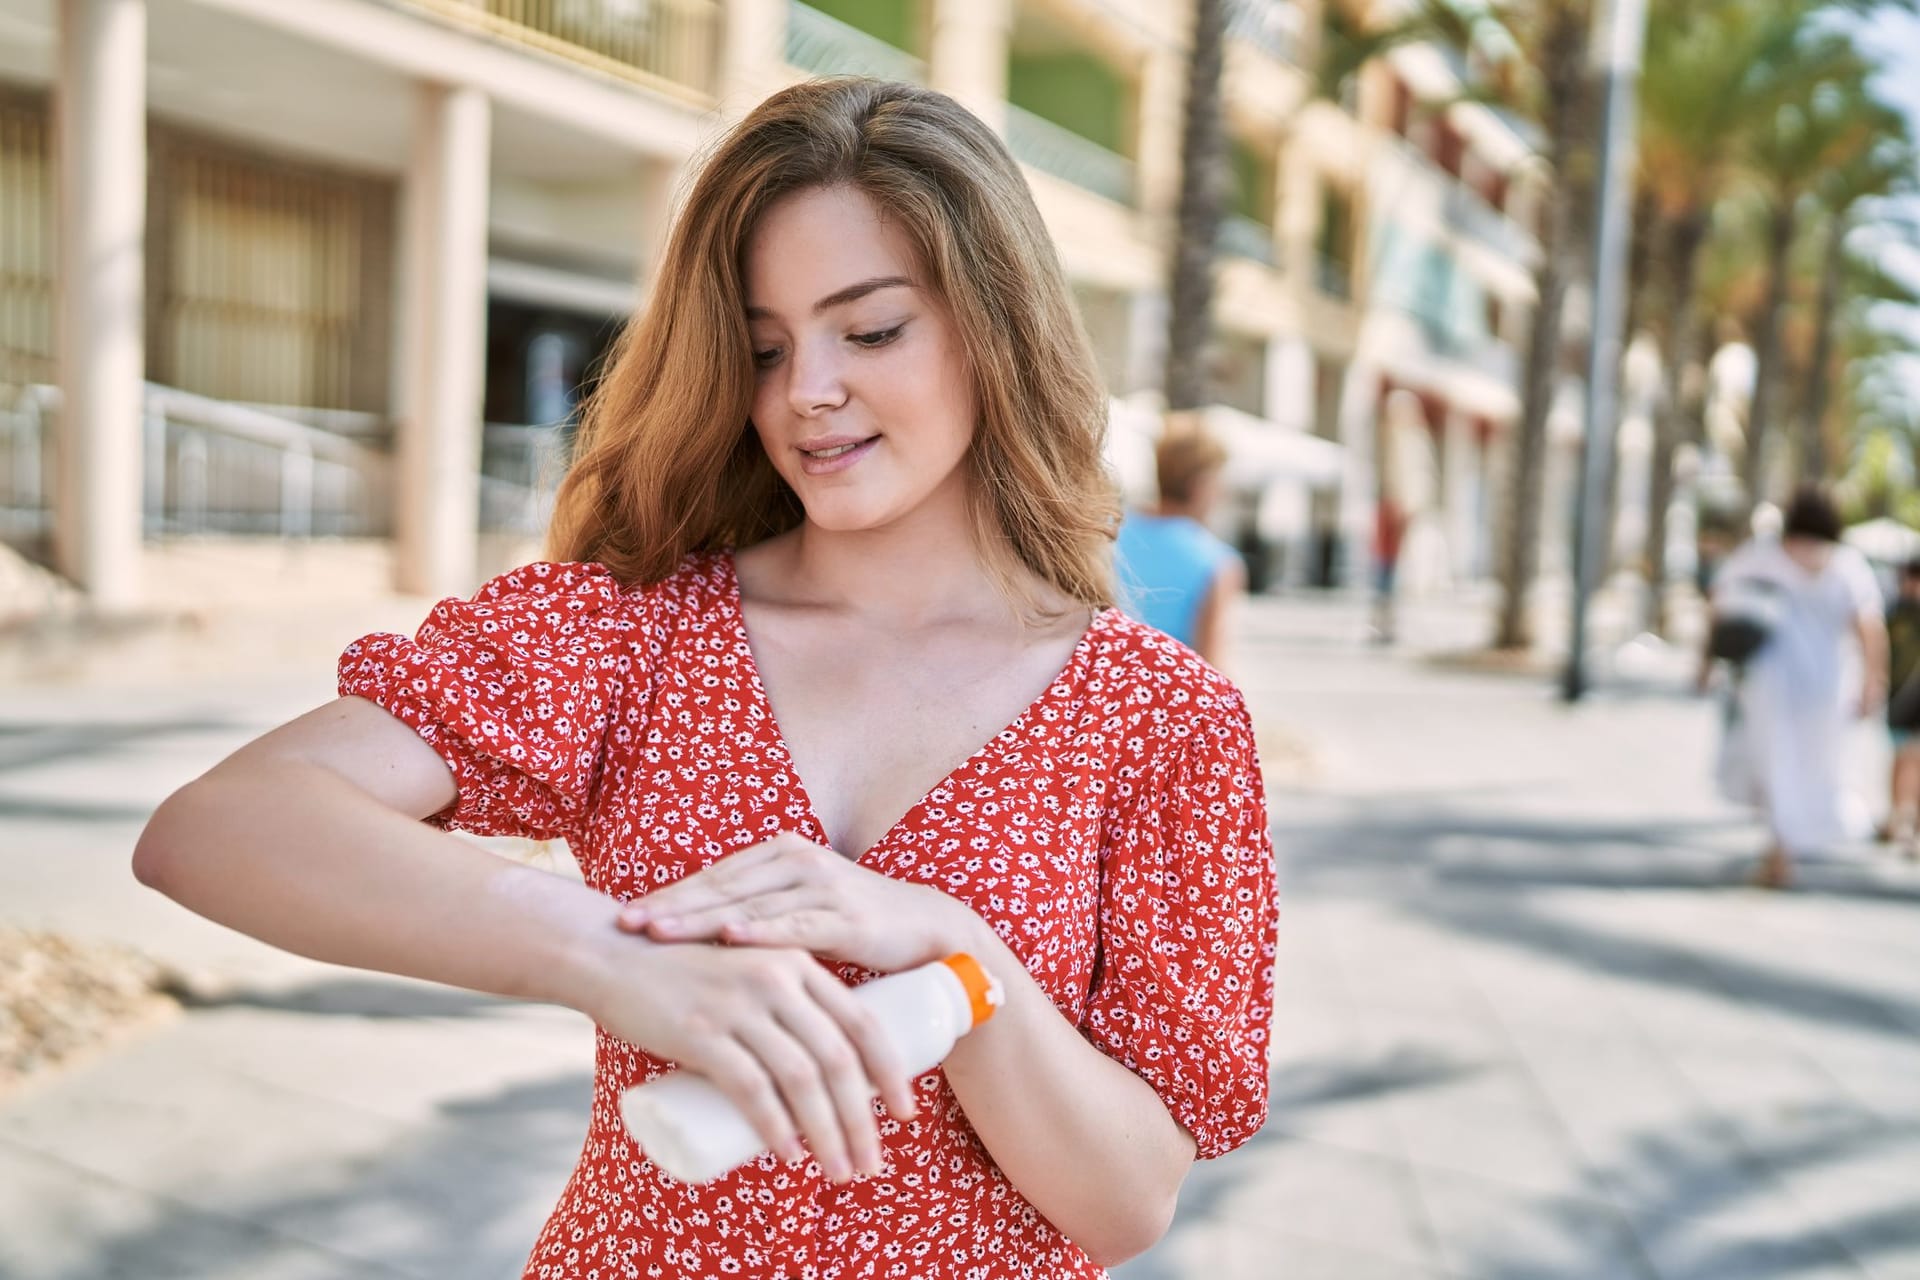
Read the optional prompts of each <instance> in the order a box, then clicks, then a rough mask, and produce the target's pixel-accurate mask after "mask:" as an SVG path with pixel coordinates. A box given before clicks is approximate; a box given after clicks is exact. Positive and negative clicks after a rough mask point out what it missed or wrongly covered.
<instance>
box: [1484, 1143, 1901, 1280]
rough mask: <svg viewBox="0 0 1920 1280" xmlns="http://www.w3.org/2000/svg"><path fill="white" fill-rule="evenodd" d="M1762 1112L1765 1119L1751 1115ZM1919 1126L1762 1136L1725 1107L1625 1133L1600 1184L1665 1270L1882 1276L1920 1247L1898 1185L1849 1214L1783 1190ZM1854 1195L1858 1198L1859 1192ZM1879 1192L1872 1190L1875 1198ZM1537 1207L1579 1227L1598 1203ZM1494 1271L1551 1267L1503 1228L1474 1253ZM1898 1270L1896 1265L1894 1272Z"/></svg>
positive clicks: (1490, 1274)
mask: <svg viewBox="0 0 1920 1280" xmlns="http://www.w3.org/2000/svg"><path fill="white" fill-rule="evenodd" d="M1749 1118H1754V1119H1758V1118H1760V1117H1749ZM1916 1139H1920V1127H1916V1126H1915V1125H1913V1124H1910V1123H1909V1124H1887V1123H1885V1122H1883V1121H1881V1120H1880V1119H1879V1118H1877V1117H1867V1116H1863V1115H1859V1114H1854V1115H1844V1116H1837V1115H1828V1116H1824V1117H1819V1118H1816V1119H1812V1120H1809V1121H1807V1122H1806V1123H1805V1124H1803V1125H1802V1126H1800V1128H1799V1129H1798V1130H1797V1131H1796V1133H1795V1134H1794V1136H1793V1137H1791V1138H1787V1139H1781V1140H1770V1141H1765V1142H1754V1141H1752V1140H1750V1139H1744V1138H1742V1137H1741V1136H1740V1135H1739V1133H1738V1132H1737V1126H1736V1125H1735V1124H1733V1123H1730V1118H1729V1117H1727V1116H1724V1115H1710V1116H1703V1117H1700V1118H1697V1119H1694V1120H1691V1121H1689V1122H1688V1123H1686V1124H1685V1125H1683V1126H1679V1127H1669V1126H1662V1127H1659V1128H1650V1129H1645V1130H1640V1131H1637V1132H1635V1133H1633V1134H1631V1135H1629V1136H1627V1137H1626V1138H1625V1139H1624V1140H1623V1141H1622V1143H1621V1144H1620V1149H1619V1151H1618V1153H1617V1154H1614V1155H1610V1156H1609V1157H1608V1158H1606V1159H1604V1160H1602V1161H1600V1162H1599V1163H1597V1164H1592V1165H1591V1166H1590V1173H1591V1177H1592V1180H1593V1183H1594V1185H1595V1186H1596V1188H1597V1189H1598V1190H1599V1191H1600V1192H1601V1194H1602V1195H1603V1196H1604V1199H1605V1200H1606V1201H1607V1202H1608V1203H1610V1204H1612V1205H1614V1206H1617V1207H1618V1208H1619V1209H1620V1211H1621V1212H1622V1213H1624V1215H1625V1216H1626V1218H1627V1220H1628V1222H1629V1223H1630V1226H1631V1230H1632V1232H1633V1235H1634V1237H1635V1239H1636V1241H1637V1242H1638V1244H1639V1245H1640V1247H1641V1249H1642V1250H1643V1251H1644V1253H1645V1254H1646V1256H1647V1257H1648V1258H1649V1259H1650V1260H1651V1261H1652V1263H1653V1268H1654V1271H1655V1272H1656V1273H1657V1274H1658V1275H1661V1276H1687V1277H1700V1278H1701V1280H1785V1278H1787V1277H1797V1276H1803V1275H1814V1274H1817V1275H1820V1276H1828V1275H1835V1274H1845V1275H1856V1274H1860V1275H1866V1274H1873V1275H1878V1274H1880V1272H1879V1270H1878V1269H1877V1267H1878V1264H1879V1263H1880V1262H1881V1261H1882V1258H1881V1255H1884V1254H1895V1253H1904V1254H1907V1255H1908V1258H1907V1259H1906V1260H1907V1261H1909V1262H1910V1261H1911V1260H1912V1258H1913V1257H1914V1256H1915V1255H1920V1214H1916V1213H1914V1212H1913V1208H1912V1202H1911V1196H1910V1195H1909V1194H1908V1193H1907V1192H1906V1191H1905V1190H1904V1189H1901V1188H1896V1187H1891V1186H1881V1187H1879V1188H1877V1189H1876V1190H1877V1191H1878V1192H1879V1195H1878V1200H1879V1203H1877V1204H1874V1205H1872V1206H1871V1207H1867V1208H1864V1209H1859V1208H1856V1209H1853V1210H1851V1211H1850V1212H1848V1213H1845V1214H1833V1215H1818V1214H1812V1213H1807V1212H1805V1211H1804V1210H1803V1208H1802V1206H1801V1205H1800V1204H1799V1203H1796V1200H1797V1198H1790V1197H1789V1196H1788V1195H1787V1194H1785V1193H1784V1192H1783V1191H1782V1189H1781V1188H1782V1185H1783V1182H1784V1179H1785V1178H1786V1177H1788V1176H1791V1177H1792V1178H1793V1180H1794V1182H1795V1184H1796V1185H1799V1184H1804V1183H1805V1182H1806V1181H1807V1180H1809V1179H1819V1178H1822V1177H1831V1176H1833V1175H1834V1170H1833V1169H1832V1167H1831V1166H1834V1165H1836V1164H1839V1163H1843V1162H1846V1161H1849V1160H1853V1159H1857V1158H1859V1157H1861V1156H1866V1155H1871V1154H1873V1153H1876V1152H1885V1151H1888V1150H1893V1149H1896V1148H1898V1147H1901V1146H1911V1144H1913V1143H1914V1142H1915V1141H1916ZM1850 1198H1851V1199H1853V1200H1858V1199H1859V1198H1860V1193H1859V1192H1858V1191H1857V1190H1856V1191H1855V1192H1854V1194H1853V1196H1852V1197H1850ZM1871 1198H1873V1197H1871V1196H1870V1197H1869V1199H1871ZM1531 1211H1532V1212H1535V1213H1538V1214H1539V1215H1540V1221H1541V1223H1542V1224H1543V1225H1549V1226H1550V1227H1551V1228H1552V1229H1553V1230H1555V1231H1559V1232H1571V1231H1573V1230H1575V1229H1576V1225H1575V1222H1574V1221H1573V1220H1574V1219H1576V1218H1583V1217H1585V1216H1586V1215H1587V1214H1588V1213H1590V1202H1588V1203H1582V1204H1580V1205H1570V1204H1561V1203H1556V1202H1555V1201H1554V1200H1553V1199H1551V1198H1547V1197H1542V1198H1540V1199H1538V1200H1537V1201H1536V1203H1535V1205H1534V1206H1533V1208H1532V1210H1531ZM1468 1274H1471V1275H1473V1276H1475V1277H1482V1276H1484V1277H1486V1278H1487V1280H1522V1277H1531V1276H1538V1275H1541V1274H1543V1273H1542V1272H1541V1271H1540V1270H1539V1259H1538V1258H1537V1257H1528V1256H1526V1255H1525V1253H1524V1252H1521V1251H1518V1250H1515V1249H1514V1248H1513V1246H1511V1245H1507V1244H1503V1243H1502V1242H1501V1241H1500V1240H1499V1236H1498V1233H1497V1232H1495V1233H1494V1234H1493V1235H1492V1236H1491V1237H1490V1238H1488V1239H1487V1240H1486V1242H1485V1244H1484V1245H1483V1246H1482V1247H1480V1248H1478V1249H1476V1250H1475V1251H1474V1257H1473V1264H1472V1267H1471V1269H1470V1271H1469V1272H1468ZM1889 1274H1891V1273H1889Z"/></svg>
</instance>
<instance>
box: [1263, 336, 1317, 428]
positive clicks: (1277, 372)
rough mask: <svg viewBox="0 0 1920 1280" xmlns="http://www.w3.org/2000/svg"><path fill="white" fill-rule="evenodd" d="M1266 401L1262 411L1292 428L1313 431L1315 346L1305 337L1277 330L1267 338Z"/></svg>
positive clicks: (1272, 419)
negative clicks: (1289, 334) (1281, 332)
mask: <svg viewBox="0 0 1920 1280" xmlns="http://www.w3.org/2000/svg"><path fill="white" fill-rule="evenodd" d="M1266 388H1267V402H1266V404H1264V405H1263V406H1261V413H1262V414H1263V415H1264V416H1265V417H1266V418H1267V419H1268V420H1269V421H1272V422H1277V423H1279V424H1280V425H1281V426H1283V427H1285V428H1287V429H1288V430H1290V431H1299V432H1303V433H1305V434H1307V435H1312V434H1313V426H1314V422H1313V416H1314V410H1315V408H1316V407H1317V406H1316V405H1315V404H1314V365H1313V348H1312V347H1311V346H1309V345H1308V344H1307V341H1306V339H1305V338H1298V337H1291V336H1286V335H1282V334H1275V335H1274V336H1272V337H1271V338H1269V339H1267V376H1266Z"/></svg>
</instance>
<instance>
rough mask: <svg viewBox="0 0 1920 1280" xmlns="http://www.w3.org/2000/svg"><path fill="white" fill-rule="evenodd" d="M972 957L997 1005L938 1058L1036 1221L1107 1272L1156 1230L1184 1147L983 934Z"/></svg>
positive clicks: (1164, 1115)
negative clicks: (999, 988) (989, 975)
mask: <svg viewBox="0 0 1920 1280" xmlns="http://www.w3.org/2000/svg"><path fill="white" fill-rule="evenodd" d="M981 933H982V934H983V935H984V937H983V938H982V939H980V940H978V941H976V942H975V943H973V944H972V945H973V947H974V949H975V951H976V954H980V955H981V958H982V960H983V962H984V963H986V964H987V965H988V967H989V969H990V970H991V971H992V972H993V973H994V974H995V976H997V977H999V978H1000V979H1001V982H1002V983H1003V985H1004V986H1005V987H1006V988H1007V1001H1006V1004H1005V1005H1004V1006H1003V1007H1002V1008H1001V1009H1000V1011H999V1012H997V1013H996V1014H995V1015H994V1017H993V1018H992V1019H991V1020H989V1021H988V1022H986V1023H985V1024H983V1025H982V1026H981V1027H980V1028H979V1029H978V1030H976V1031H974V1032H973V1033H972V1034H971V1035H969V1036H967V1037H966V1038H965V1039H963V1040H962V1041H961V1042H960V1044H959V1045H958V1046H957V1047H956V1048H955V1049H954V1051H953V1053H952V1054H951V1055H949V1056H948V1058H947V1061H946V1064H945V1070H946V1075H947V1082H948V1083H949V1084H950V1085H952V1086H953V1092H954V1095H955V1096H956V1097H957V1098H958V1099H959V1101H960V1105H961V1107H962V1108H963V1109H964V1110H965V1111H966V1113H967V1119H968V1121H969V1122H970V1123H971V1124H972V1125H973V1128H974V1131H975V1132H976V1133H978V1134H979V1136H980V1141H981V1142H982V1143H983V1144H984V1145H985V1146H986V1148H987V1151H988V1153H989V1154H991V1155H992V1156H993V1159H994V1162H995V1163H996V1164H998V1165H999V1166H1000V1168H1001V1169H1002V1170H1003V1171H1004V1172H1005V1173H1006V1175H1007V1177H1008V1178H1010V1179H1011V1180H1012V1181H1013V1184H1014V1185H1015V1186H1017V1187H1018V1188H1020V1191H1021V1194H1023V1195H1025V1196H1026V1197H1027V1199H1028V1200H1029V1201H1031V1202H1032V1203H1033V1206H1034V1208H1036V1209H1038V1210H1039V1211H1040V1212H1041V1213H1043V1214H1045V1215H1046V1217H1047V1219H1048V1221H1050V1222H1052V1223H1053V1224H1054V1225H1055V1226H1057V1227H1059V1228H1060V1230H1061V1231H1063V1232H1064V1233H1066V1235H1067V1238H1068V1239H1070V1240H1072V1241H1074V1243H1076V1244H1078V1245H1080V1246H1081V1247H1082V1248H1083V1249H1086V1250H1087V1252H1088V1253H1089V1254H1091V1255H1092V1256H1093V1258H1094V1259H1095V1261H1097V1262H1099V1263H1101V1264H1102V1265H1104V1266H1112V1265H1115V1264H1117V1263H1119V1262H1121V1261H1124V1260H1125V1259H1126V1258H1128V1257H1131V1256H1133V1255H1134V1254H1137V1253H1139V1252H1142V1251H1143V1250H1145V1249H1146V1248H1147V1247H1149V1246H1150V1245H1152V1244H1153V1242H1154V1241H1155V1240H1157V1239H1158V1238H1159V1237H1160V1236H1161V1235H1162V1234H1163V1233H1164V1232H1165V1230H1166V1226H1167V1222H1168V1220H1169V1218H1170V1217H1171V1215H1172V1212H1173V1204H1174V1199H1175V1197H1176V1196H1177V1194H1178V1192H1179V1189H1180V1183H1181V1181H1182V1180H1183V1179H1184V1178H1185V1176H1186V1172H1187V1170H1188V1168H1189V1167H1191V1165H1192V1163H1193V1155H1194V1146H1193V1139H1192V1138H1191V1137H1189V1136H1188V1134H1187V1132H1186V1131H1185V1130H1184V1129H1182V1128H1181V1127H1180V1125H1179V1124H1178V1122H1176V1121H1175V1120H1174V1119H1173V1117H1172V1116H1171V1115H1170V1114H1169V1113H1168V1112H1167V1109H1166V1106H1165V1105H1164V1104H1163V1103H1162V1102H1161V1101H1160V1098H1159V1096H1158V1095H1157V1094H1155V1093H1154V1091H1153V1089H1152V1087H1151V1086H1149V1085H1148V1084H1147V1083H1146V1082H1145V1081H1144V1080H1142V1079H1140V1077H1138V1076H1136V1075H1135V1074H1133V1072H1131V1071H1129V1070H1128V1069H1127V1068H1126V1067H1124V1066H1122V1065H1121V1064H1120V1063H1118V1062H1115V1061H1114V1060H1113V1059H1112V1058H1109V1057H1108V1056H1107V1055H1106V1054H1104V1053H1102V1052H1101V1051H1100V1050H1099V1049H1097V1048H1095V1047H1094V1046H1093V1045H1092V1044H1090V1043H1089V1042H1088V1041H1087V1040H1086V1039H1085V1037H1083V1036H1082V1035H1081V1034H1080V1033H1079V1031H1078V1030H1076V1029H1075V1028H1074V1027H1073V1026H1072V1025H1071V1024H1070V1023H1069V1022H1068V1021H1067V1020H1066V1019H1065V1018H1064V1017H1062V1016H1061V1014H1060V1011H1059V1010H1058V1009H1057V1008H1055V1007H1054V1005H1053V1002H1052V1001H1051V1000H1049V999H1048V998H1047V995H1046V993H1045V992H1044V991H1042V990H1041V989H1040V988H1039V986H1038V985H1036V984H1035V983H1034V982H1033V980H1032V979H1031V978H1030V977H1029V976H1028V975H1027V972H1026V969H1025V967H1024V966H1022V965H1021V963H1020V961H1019V959H1018V958H1017V957H1016V956H1015V955H1014V954H1013V953H1012V952H1011V951H1010V950H1008V949H1007V948H1006V947H1005V946H1004V944H1002V943H1000V942H999V940H998V939H997V938H996V937H993V936H992V935H991V933H990V931H987V930H986V929H984V927H983V928H982V930H981Z"/></svg>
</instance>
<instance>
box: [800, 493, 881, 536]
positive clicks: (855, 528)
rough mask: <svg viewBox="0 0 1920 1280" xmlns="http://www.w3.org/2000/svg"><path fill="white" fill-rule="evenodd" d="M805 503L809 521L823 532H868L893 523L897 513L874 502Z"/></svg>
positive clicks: (828, 501) (832, 501)
mask: <svg viewBox="0 0 1920 1280" xmlns="http://www.w3.org/2000/svg"><path fill="white" fill-rule="evenodd" d="M805 505H806V511H807V523H808V524H810V525H812V526H813V527H814V528H816V529H818V530H820V531H821V532H822V533H866V532H868V531H870V530H873V529H879V528H881V527H883V526H885V525H888V524H891V523H892V522H893V520H894V517H895V514H896V513H895V512H893V511H891V510H889V509H887V508H885V507H882V506H881V505H879V504H878V503H872V502H846V501H834V500H827V501H821V502H810V503H807V504H805Z"/></svg>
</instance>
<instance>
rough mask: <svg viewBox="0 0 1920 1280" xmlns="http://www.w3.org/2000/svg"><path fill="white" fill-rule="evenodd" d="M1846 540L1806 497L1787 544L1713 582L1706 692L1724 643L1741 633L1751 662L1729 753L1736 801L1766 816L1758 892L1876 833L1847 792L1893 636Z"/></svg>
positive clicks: (1745, 555)
mask: <svg viewBox="0 0 1920 1280" xmlns="http://www.w3.org/2000/svg"><path fill="white" fill-rule="evenodd" d="M1840 532H1841V524H1840V515H1839V512H1838V511H1837V510H1836V509H1835V508H1834V505H1833V502H1832V500H1831V499H1830V498H1828V497H1827V495H1826V494H1825V493H1824V492H1822V491H1821V490H1819V489H1817V488H1813V487H1808V488H1803V489H1801V490H1800V491H1799V492H1798V493H1796V494H1795V495H1794V498H1793V502H1792V505H1791V506H1789V507H1788V508H1787V511H1786V514H1785V518H1784V521H1783V523H1782V526H1781V534H1780V537H1779V538H1778V539H1773V538H1767V537H1755V538H1753V539H1751V540H1750V541H1748V542H1746V543H1745V544H1743V545H1742V546H1741V547H1740V548H1739V549H1738V550H1736V551H1734V552H1733V554H1732V555H1730V556H1729V557H1728V558H1727V561H1726V563H1725V564H1724V565H1722V566H1721V569H1720V572H1719V573H1718V575H1716V577H1715V580H1714V585H1713V598H1712V620H1711V625H1710V626H1709V628H1708V636H1709V641H1708V643H1709V652H1708V654H1707V655H1705V656H1703V659H1702V664H1701V683H1702V685H1703V686H1704V684H1705V683H1706V679H1707V676H1708V673H1709V665H1710V662H1711V657H1712V656H1713V653H1714V649H1715V646H1718V645H1719V644H1721V639H1722V637H1724V636H1726V635H1729V634H1739V633H1740V632H1743V631H1744V633H1745V634H1746V636H1747V640H1746V641H1745V642H1743V644H1742V646H1741V647H1742V648H1750V650H1751V651H1750V652H1748V653H1745V654H1744V655H1742V656H1743V657H1744V660H1743V661H1740V662H1739V663H1738V666H1737V673H1736V676H1735V684H1734V689H1733V693H1732V705H1731V707H1730V710H1731V712H1732V716H1731V718H1730V720H1729V726H1728V742H1727V744H1726V748H1727V750H1728V751H1729V752H1731V753H1733V755H1734V756H1735V757H1736V758H1737V759H1739V760H1740V761H1742V762H1743V769H1742V771H1741V772H1742V774H1743V777H1742V778H1741V780H1740V781H1739V783H1738V784H1737V786H1736V790H1737V791H1738V792H1739V795H1738V798H1740V799H1742V800H1744V801H1746V802H1748V803H1750V804H1752V805H1754V806H1755V807H1757V808H1758V809H1759V810H1760V811H1761V812H1762V814H1763V815H1764V816H1765V820H1766V823H1767V831H1768V844H1767V848H1766V851H1765V852H1764V854H1763V855H1762V857H1761V859H1760V862H1759V864H1758V866H1757V867H1756V869H1755V870H1754V872H1753V875H1752V877H1751V881H1752V883H1754V884H1757V885H1761V886H1764V887H1767V888H1784V887H1786V886H1787V885H1788V884H1789V883H1791V881H1792V877H1793V859H1794V858H1795V857H1796V856H1799V855H1806V854H1816V853H1820V852H1824V851H1827V850H1830V849H1833V848H1835V847H1836V846H1838V845H1840V844H1842V843H1844V842H1846V841H1849V840H1855V839H1860V838H1863V837H1865V836H1866V835H1868V834H1869V833H1870V831H1871V825H1872V824H1871V822H1870V821H1869V820H1868V816H1867V808H1866V805H1865V804H1864V803H1862V802H1861V800H1860V798H1859V797H1858V796H1857V795H1856V794H1855V793H1854V792H1853V791H1852V790H1851V789H1850V788H1849V787H1848V786H1847V780H1846V777H1845V763H1846V746H1847V731H1848V725H1849V723H1850V722H1851V721H1853V720H1855V719H1858V718H1860V717H1864V716H1867V715H1870V714H1872V712H1873V711H1874V710H1875V709H1876V708H1877V707H1878V706H1879V704H1880V701H1881V699H1882V698H1883V697H1884V696H1885V693H1886V680H1887V629H1886V624H1885V622H1884V620H1883V617H1882V611H1883V609H1884V604H1883V600H1882V597H1881V594H1880V588H1879V585H1878V584H1877V583H1876V581H1875V579H1874V575H1873V570H1872V568H1871V567H1870V566H1869V565H1868V564H1867V561H1866V559H1865V557H1863V556H1862V555H1861V554H1860V553H1859V552H1858V551H1856V550H1854V549H1853V548H1852V547H1848V546H1845V545H1843V544H1842V543H1841V542H1840ZM1754 599H1764V600H1767V601H1768V602H1769V608H1768V609H1767V610H1766V611H1765V613H1764V614H1762V613H1759V612H1757V611H1756V612H1749V607H1748V605H1747V603H1746V602H1747V601H1749V600H1754ZM1735 624H1739V625H1738V626H1736V625H1735ZM1720 656H1727V657H1733V656H1735V652H1734V651H1731V650H1724V649H1723V650H1721V654H1720Z"/></svg>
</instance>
